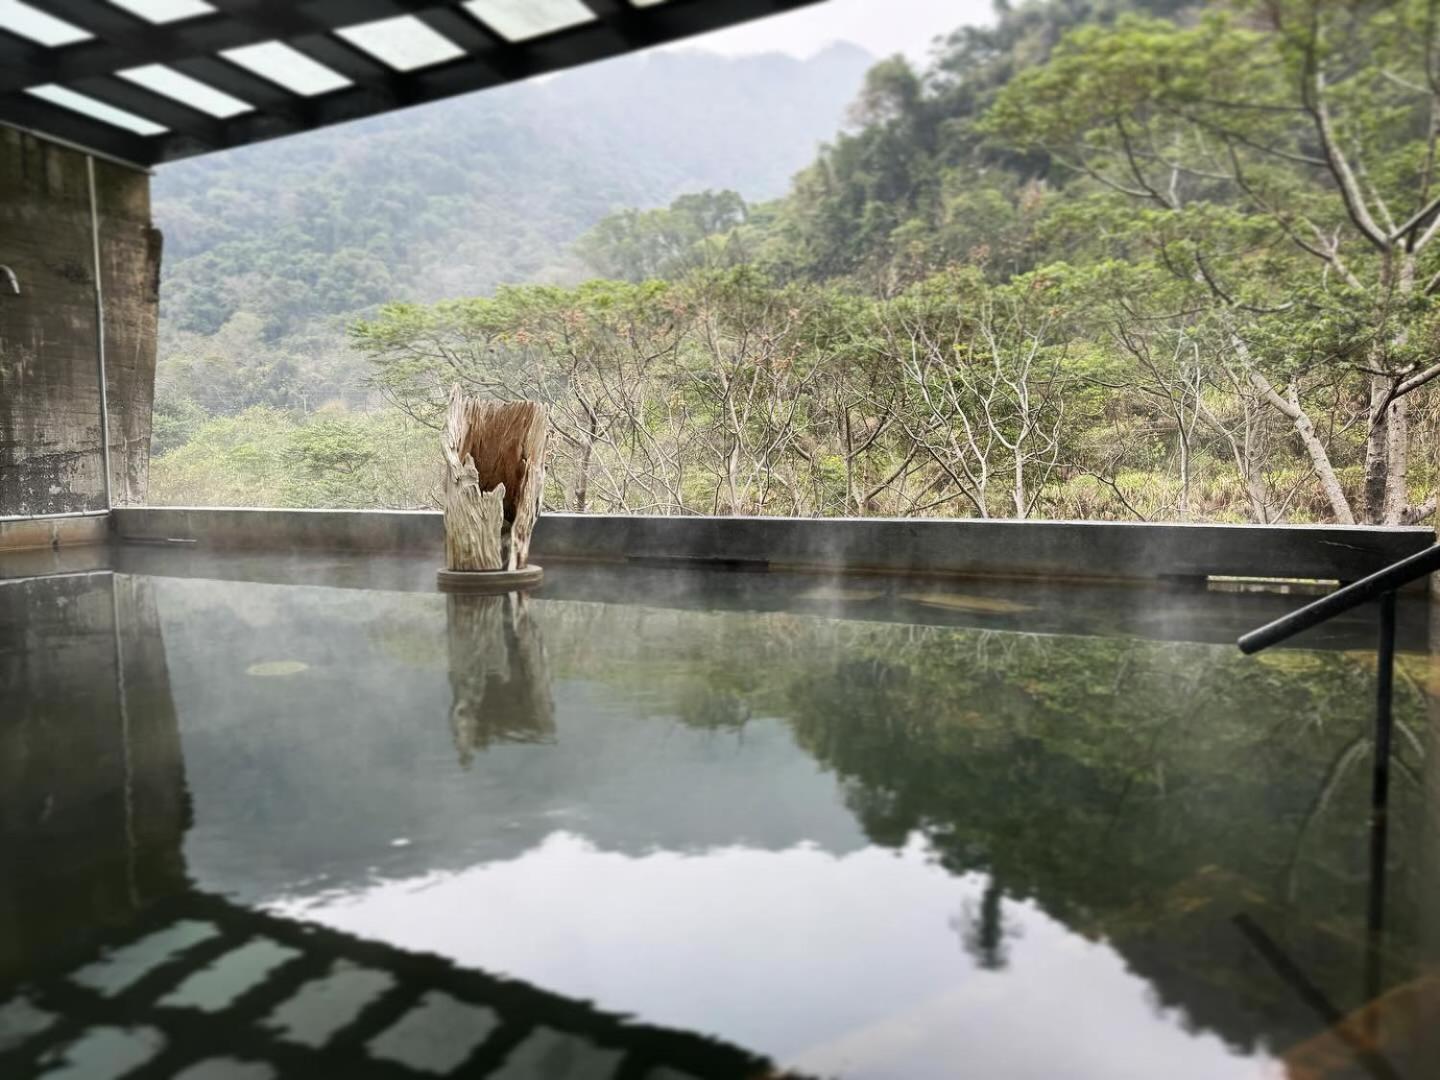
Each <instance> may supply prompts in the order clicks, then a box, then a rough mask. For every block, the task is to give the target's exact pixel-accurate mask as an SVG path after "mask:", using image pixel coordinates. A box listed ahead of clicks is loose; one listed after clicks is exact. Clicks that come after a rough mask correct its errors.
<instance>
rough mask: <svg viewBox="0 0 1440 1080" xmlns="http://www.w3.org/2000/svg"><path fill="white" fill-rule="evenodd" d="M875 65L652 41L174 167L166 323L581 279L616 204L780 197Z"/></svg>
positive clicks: (331, 309)
mask: <svg viewBox="0 0 1440 1080" xmlns="http://www.w3.org/2000/svg"><path fill="white" fill-rule="evenodd" d="M873 62H874V58H873V57H872V56H871V55H870V54H869V53H867V52H866V51H865V50H863V49H861V48H859V47H858V46H855V45H851V44H845V43H838V44H835V45H831V46H829V47H827V48H826V49H824V50H822V51H820V52H819V53H816V54H815V55H814V56H812V57H810V58H808V59H805V60H800V59H797V58H795V57H792V56H788V55H785V54H782V53H767V54H759V55H752V56H743V57H724V56H719V55H716V54H714V53H708V52H704V51H700V50H682V51H652V52H649V53H645V54H642V55H638V56H631V57H624V58H620V59H617V60H612V61H606V62H602V63H597V64H592V65H589V66H586V67H583V68H579V69H576V70H574V71H570V72H566V73H564V74H562V75H558V76H555V77H552V78H549V79H545V80H543V81H538V82H536V81H532V82H527V83H517V84H512V85H509V86H504V87H497V88H495V89H492V90H485V91H480V92H478V93H475V94H470V95H466V96H464V97H460V98H455V99H451V100H449V101H444V102H437V103H435V104H431V105H426V106H420V107H417V108H413V109H407V110H403V111H399V112H395V113H389V114H385V115H382V116H376V117H371V118H368V119H365V120H360V121H356V122H354V123H350V124H345V125H340V126H337V127H333V128H327V129H323V130H320V131H317V132H311V133H308V134H305V135H301V136H296V137H292V138H287V139H280V140H276V141H274V142H269V143H262V144H260V145H257V146H252V147H247V148H243V149H238V150H233V151H228V152H225V153H218V154H212V155H208V156H205V157H200V158H196V159H193V160H189V161H184V162H179V163H176V164H173V165H167V166H164V167H163V168H161V169H160V170H158V171H157V174H156V176H155V181H154V200H155V218H156V222H157V224H158V225H159V226H160V228H161V229H162V230H163V231H164V233H165V240H166V258H165V281H164V294H163V295H164V310H163V319H164V322H165V324H166V326H165V331H166V333H167V334H170V333H173V332H175V331H177V330H178V331H191V332H197V333H202V334H208V333H213V332H214V331H216V330H218V329H219V327H220V326H222V325H223V324H224V323H225V322H226V321H227V320H228V319H229V318H230V317H232V316H233V315H234V314H236V313H237V312H241V311H245V312H250V313H252V314H254V315H258V316H259V317H260V318H261V319H262V320H263V321H264V325H265V328H266V333H267V335H269V336H272V337H278V336H283V335H286V334H289V333H293V332H294V331H296V330H299V329H300V328H301V327H303V326H304V325H306V324H307V323H308V322H309V321H311V320H313V319H315V318H316V317H323V316H335V315H345V314H349V313H352V312H357V311H362V310H364V309H366V308H368V307H370V306H372V305H374V304H377V303H380V302H383V301H386V300H392V299H415V300H435V299H439V298H443V297H450V296H473V295H482V294H486V293H489V292H491V291H493V290H494V288H495V287H496V286H497V285H500V284H505V283H512V282H525V281H567V282H568V281H576V280H579V279H580V278H582V277H584V276H586V271H585V268H584V267H583V266H582V265H580V264H579V262H578V260H576V258H575V257H574V256H573V255H572V254H570V253H569V247H570V245H571V244H572V243H573V241H574V240H575V239H576V238H577V237H578V236H580V235H581V234H582V233H583V232H585V231H586V230H587V229H588V228H590V227H591V226H592V225H594V224H595V223H596V222H597V221H598V220H600V218H602V217H604V216H605V215H606V214H607V213H610V212H611V211H614V210H616V209H620V208H623V207H642V208H644V207H653V206H661V205H665V204H667V203H668V202H669V201H670V200H671V199H673V198H674V197H675V196H677V195H679V194H682V193H685V192H691V191H699V190H706V189H725V188H729V189H734V190H736V191H738V192H740V193H741V194H742V195H743V196H744V197H745V198H746V199H748V200H751V201H756V200H764V199H769V198H774V197H777V196H779V195H782V194H784V192H785V191H786V189H787V187H788V184H789V180H790V178H791V176H792V175H793V174H794V173H795V172H797V171H798V170H800V169H801V168H803V167H804V166H805V165H807V164H808V163H809V162H810V161H811V160H813V158H814V155H815V151H816V147H817V146H818V145H819V144H820V143H821V142H824V141H826V140H828V139H830V138H832V137H833V136H834V135H835V133H836V132H837V131H838V130H839V129H840V127H841V126H842V125H843V123H844V118H845V113H846V109H847V107H848V106H849V104H850V102H851V101H852V100H853V99H854V97H855V95H856V93H857V91H858V90H859V88H860V84H861V81H862V79H863V77H864V73H865V71H866V70H867V69H868V68H869V67H870V65H871V64H872V63H873Z"/></svg>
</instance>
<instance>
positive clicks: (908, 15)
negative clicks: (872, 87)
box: [674, 0, 994, 61]
mask: <svg viewBox="0 0 1440 1080" xmlns="http://www.w3.org/2000/svg"><path fill="white" fill-rule="evenodd" d="M993 17H994V16H993V10H992V7H991V0H824V2H823V3H818V4H814V5H812V6H810V7H805V8H801V9H800V10H798V11H792V12H789V13H787V14H785V15H772V16H770V17H768V18H764V19H756V20H755V21H753V22H749V23H745V24H743V25H741V26H737V27H735V28H734V29H731V30H721V31H718V32H716V33H713V34H705V35H703V36H701V37H694V38H689V39H687V40H686V41H684V42H681V43H678V44H677V45H676V46H674V47H676V48H701V49H705V50H707V51H710V52H718V53H724V54H726V55H729V56H744V55H747V54H750V53H761V52H785V53H789V54H791V55H792V56H797V57H800V58H802V59H803V58H804V57H807V56H810V55H812V54H814V53H816V52H819V51H820V50H821V49H823V48H824V47H825V46H826V45H829V44H830V43H831V42H834V41H851V42H854V43H855V44H856V45H859V46H861V47H862V48H864V49H865V50H866V51H868V52H870V53H872V54H874V55H875V56H889V55H891V54H892V53H897V52H902V53H904V54H905V55H906V56H909V57H911V58H912V59H914V60H917V61H923V60H925V58H926V56H927V55H928V54H929V50H930V41H931V39H932V38H933V37H934V36H935V35H936V34H941V33H946V32H948V31H950V30H953V29H955V28H956V27H957V26H963V25H966V24H970V25H978V24H981V23H989V22H991V21H992V19H993Z"/></svg>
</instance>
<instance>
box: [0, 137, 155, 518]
mask: <svg viewBox="0 0 1440 1080" xmlns="http://www.w3.org/2000/svg"><path fill="white" fill-rule="evenodd" d="M85 162H86V159H85V155H84V154H82V153H80V152H79V151H76V150H71V149H68V148H65V147H61V146H57V145H55V144H53V143H49V142H46V141H44V140H41V139H37V138H35V137H34V136H32V135H28V134H24V133H22V132H19V131H16V130H14V129H12V128H7V127H3V126H0V264H4V265H6V266H9V267H10V268H11V269H12V270H13V271H14V272H15V276H16V278H17V279H18V281H19V284H20V295H18V296H16V295H14V294H13V292H11V291H10V290H9V288H8V283H7V282H5V281H3V280H0V515H7V514H12V515H13V514H56V513H71V512H75V511H80V510H103V509H105V498H104V484H103V471H102V466H101V461H102V458H101V452H100V441H101V440H100V389H99V377H98V369H97V366H96V325H95V324H96V318H95V280H94V279H95V274H94V266H95V260H94V253H93V246H92V237H91V224H90V195H89V187H88V184H87V180H86V165H85ZM95 179H96V191H97V204H98V207H99V216H100V256H101V258H100V265H101V285H102V291H103V293H104V296H105V342H106V361H107V363H106V366H107V374H108V378H107V380H106V383H107V388H108V394H109V402H110V409H109V412H110V453H111V488H112V492H113V500H114V502H116V503H117V504H118V503H124V502H143V501H144V500H145V490H146V482H147V478H148V470H149V454H150V412H151V405H152V403H153V398H154V389H155V328H156V319H157V317H158V314H159V278H160V234H159V233H158V232H157V231H156V230H155V229H154V228H153V227H152V226H151V223H150V178H149V176H148V175H147V174H146V173H144V172H141V171H138V170H136V169H131V168H127V167H125V166H122V165H117V164H113V163H111V162H108V161H104V160H100V159H97V160H96V162H95Z"/></svg>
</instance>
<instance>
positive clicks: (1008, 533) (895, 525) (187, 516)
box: [111, 507, 1435, 581]
mask: <svg viewBox="0 0 1440 1080" xmlns="http://www.w3.org/2000/svg"><path fill="white" fill-rule="evenodd" d="M111 518H112V527H113V531H114V534H115V535H116V537H117V538H119V539H121V540H125V541H150V542H156V543H166V542H180V543H191V542H193V543H195V544H197V545H200V546H204V547H215V548H232V549H250V550H272V551H300V550H309V551H370V552H393V553H400V552H412V553H429V552H434V553H435V555H436V557H437V558H439V557H440V556H441V553H442V549H443V540H444V533H443V525H442V520H441V515H440V514H439V513H438V512H436V511H423V510H414V511H388V510H249V509H229V508H226V509H215V508H205V507H125V508H117V509H116V510H114V511H113V512H112V515H111ZM1434 542H1435V533H1434V532H1433V531H1432V530H1431V529H1429V528H1425V527H1421V526H1414V527H1378V526H1346V525H1174V524H1150V523H1134V522H1080V521H993V520H990V521H987V520H978V519H913V518H838V519H837V518H740V517H652V516H640V515H635V516H626V515H608V514H548V515H545V516H544V517H542V518H541V519H540V521H539V523H538V524H537V526H536V530H535V537H534V542H533V548H532V553H533V554H534V555H535V556H536V557H537V559H544V560H546V561H551V562H554V561H558V560H594V561H605V562H646V563H659V564H662V565H672V566H691V565H694V566H730V567H737V568H749V567H753V568H755V569H764V568H771V569H796V570H822V571H826V572H835V571H846V572H862V573H863V572H880V573H896V572H900V573H926V574H937V573H938V574H959V575H966V576H978V577H1016V578H1050V579H1081V580H1086V579H1088V580H1095V579H1100V580H1152V581H1153V580H1165V579H1177V578H1178V579H1185V578H1194V579H1201V578H1209V577H1252V578H1268V579H1274V578H1297V579H1318V580H1325V581H1352V580H1354V579H1356V578H1360V577H1364V576H1365V575H1366V574H1369V573H1372V572H1374V571H1375V570H1378V569H1380V568H1381V567H1383V566H1385V565H1387V564H1389V563H1391V562H1394V561H1396V560H1397V559H1401V558H1404V557H1405V556H1407V555H1411V554H1414V553H1415V552H1417V551H1421V550H1423V549H1424V548H1426V547H1429V546H1430V545H1431V544H1433V543H1434Z"/></svg>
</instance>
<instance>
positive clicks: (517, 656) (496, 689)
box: [445, 592, 555, 768]
mask: <svg viewBox="0 0 1440 1080" xmlns="http://www.w3.org/2000/svg"><path fill="white" fill-rule="evenodd" d="M445 626H446V631H447V637H448V639H449V645H450V691H451V694H452V703H451V706H450V734H451V736H452V738H453V739H454V741H455V752H456V754H458V755H459V757H460V764H461V765H462V766H463V767H465V768H469V767H470V763H471V761H472V760H474V757H475V755H476V753H477V752H484V751H485V750H486V749H488V748H489V747H491V746H494V745H495V744H497V743H553V742H554V741H555V704H554V701H553V700H552V699H551V697H550V673H549V669H548V667H547V664H546V659H545V643H544V641H543V640H542V639H541V637H540V627H539V625H538V624H537V623H536V622H535V620H534V619H533V618H531V616H530V609H529V608H528V606H527V602H526V599H525V596H524V594H523V593H519V592H510V593H506V594H504V595H501V596H454V595H452V596H449V597H447V598H446V613H445Z"/></svg>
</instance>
